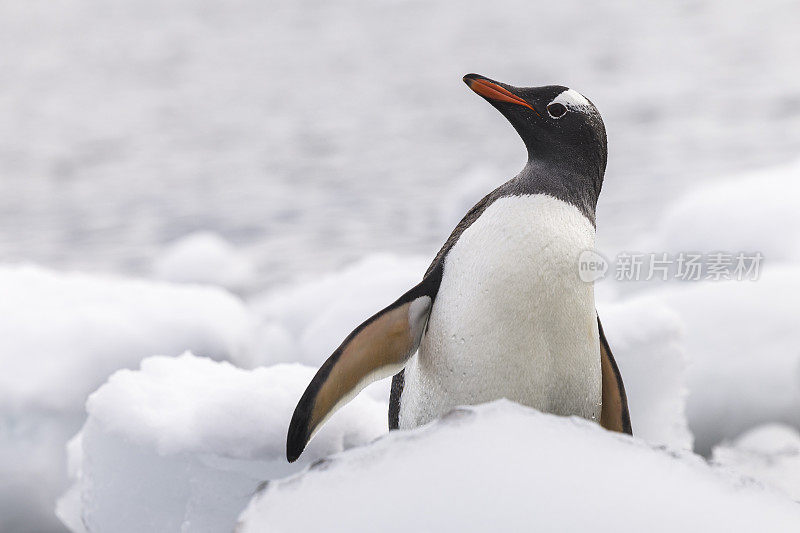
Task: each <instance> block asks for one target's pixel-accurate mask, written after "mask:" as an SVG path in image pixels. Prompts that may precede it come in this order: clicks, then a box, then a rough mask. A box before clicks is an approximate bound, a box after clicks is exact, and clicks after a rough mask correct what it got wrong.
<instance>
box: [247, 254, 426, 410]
mask: <svg viewBox="0 0 800 533" xmlns="http://www.w3.org/2000/svg"><path fill="white" fill-rule="evenodd" d="M429 262H430V261H429V260H427V259H425V258H422V257H414V256H412V257H399V256H393V255H388V254H375V255H371V256H367V257H365V258H364V259H362V260H360V261H358V262H356V263H354V264H352V265H350V266H348V267H346V268H344V269H342V270H340V271H338V272H334V273H330V274H325V275H322V276H320V277H317V278H315V279H312V280H305V281H299V282H297V283H295V284H294V285H289V286H286V287H282V288H280V289H277V290H273V291H269V292H267V293H264V294H261V295H258V296H255V297H254V298H252V299H251V300H250V304H251V307H252V308H253V310H254V311H255V313H256V314H257V315H258V316H259V317H261V320H262V327H261V328H260V333H259V335H260V337H259V340H258V346H259V349H258V350H257V351H256V352H254V353H255V357H254V358H253V360H252V361H250V362H249V363H248V366H249V367H255V366H258V365H269V364H275V363H281V362H290V361H291V362H294V361H297V362H301V363H304V364H307V365H311V366H314V367H319V366H321V365H322V363H323V362H325V359H327V358H328V356H330V354H331V353H333V351H334V350H335V349H336V348H337V347H338V346H339V344H341V342H342V341H343V340H344V339H345V337H347V335H349V334H350V332H351V331H352V330H353V329H355V328H356V326H358V325H359V324H360V323H361V322H363V321H364V320H366V319H367V318H369V317H370V316H372V315H374V314H375V313H377V312H378V311H379V310H381V309H383V308H384V307H386V306H387V305H389V304H390V303H392V302H393V301H395V300H396V299H397V298H399V297H400V296H401V295H402V294H403V293H405V292H406V291H407V290H408V289H410V288H411V287H413V286H414V285H416V284H417V283H419V282H420V281H421V280H422V276H423V275H424V274H425V270H426V269H427V268H428V263H429ZM389 383H390V380H384V381H381V382H378V383H375V384H373V385H371V386H370V387H368V388H367V394H372V395H374V396H375V397H376V398H383V399H388V393H389Z"/></svg>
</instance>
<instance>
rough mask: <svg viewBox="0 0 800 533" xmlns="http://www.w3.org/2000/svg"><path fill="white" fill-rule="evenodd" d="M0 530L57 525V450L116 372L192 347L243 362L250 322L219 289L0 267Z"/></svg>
mask: <svg viewBox="0 0 800 533" xmlns="http://www.w3.org/2000/svg"><path fill="white" fill-rule="evenodd" d="M0 294H2V295H3V297H2V298H0V365H1V366H2V368H3V372H2V373H0V477H2V478H3V479H4V480H5V481H4V482H3V483H2V484H0V530H2V531H26V530H31V531H47V530H50V529H53V528H55V527H56V519H55V516H53V511H52V509H53V503H54V502H55V499H56V497H57V496H58V495H59V494H60V493H61V492H62V491H63V489H64V488H65V487H66V482H67V480H66V469H65V464H64V444H65V443H66V442H67V440H68V439H69V438H70V437H71V436H72V435H73V434H74V433H75V432H76V431H77V430H78V429H79V428H80V426H81V424H82V423H83V418H84V402H85V400H86V397H87V396H88V395H89V393H91V392H92V391H93V390H95V389H96V388H97V387H98V386H99V385H100V384H102V383H103V382H104V381H105V380H106V378H107V377H108V375H109V374H111V373H112V372H114V371H115V370H117V369H119V368H124V367H135V366H136V365H137V364H138V362H139V360H141V359H142V358H144V357H146V356H149V355H152V354H153V353H164V354H172V355H177V354H179V353H181V352H183V351H184V350H186V349H192V350H194V351H196V352H197V353H199V354H203V355H207V356H209V357H213V358H217V359H222V358H232V359H237V358H246V354H247V353H248V350H249V349H250V343H251V342H252V340H251V333H252V330H251V328H252V325H253V324H252V321H251V316H250V314H249V312H248V310H247V308H246V307H245V306H244V304H243V303H242V301H241V300H239V299H238V298H237V297H235V296H233V295H231V294H229V293H227V292H225V291H223V290H220V289H217V288H200V287H180V286H172V285H167V284H163V283H153V282H145V281H138V280H132V279H126V278H118V277H112V276H103V275H88V274H77V273H57V272H54V271H50V270H46V269H43V268H39V267H35V266H30V265H0Z"/></svg>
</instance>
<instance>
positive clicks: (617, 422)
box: [597, 316, 633, 435]
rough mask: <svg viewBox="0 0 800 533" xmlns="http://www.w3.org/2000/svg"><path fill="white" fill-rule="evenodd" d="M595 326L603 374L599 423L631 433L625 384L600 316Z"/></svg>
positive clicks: (610, 428) (611, 429)
mask: <svg viewBox="0 0 800 533" xmlns="http://www.w3.org/2000/svg"><path fill="white" fill-rule="evenodd" d="M597 328H598V330H599V331H600V366H601V369H602V374H603V380H602V381H603V396H602V401H603V407H602V409H601V411H600V425H601V426H603V427H604V428H606V429H608V430H610V431H618V432H619V433H627V434H628V435H633V430H632V429H631V415H630V413H629V412H628V397H627V396H626V395H625V385H624V384H623V383H622V375H621V374H620V373H619V368H618V367H617V362H616V361H614V355H613V354H612V353H611V348H610V347H609V346H608V340H607V339H606V335H605V333H603V325H602V324H601V323H600V317H599V316H598V317H597Z"/></svg>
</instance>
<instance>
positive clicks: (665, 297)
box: [648, 265, 800, 454]
mask: <svg viewBox="0 0 800 533" xmlns="http://www.w3.org/2000/svg"><path fill="white" fill-rule="evenodd" d="M648 294H649V295H652V297H654V298H658V299H660V300H661V301H663V302H665V303H666V304H667V305H668V306H669V307H671V308H672V309H673V310H674V311H675V312H676V313H677V314H678V315H679V316H680V317H681V318H682V320H683V322H684V324H685V342H686V353H687V356H688V358H689V362H690V364H689V367H688V378H687V383H688V386H689V397H688V404H687V415H688V417H689V427H690V428H691V430H692V432H693V433H694V436H695V446H696V450H697V451H699V452H700V453H703V454H708V453H710V451H711V448H712V447H713V445H715V444H717V443H719V442H720V441H722V440H724V439H733V438H735V437H736V436H737V435H739V434H741V433H742V432H743V431H745V430H747V429H749V428H751V427H753V426H756V425H759V424H762V423H764V422H782V423H786V424H790V425H792V426H794V427H800V329H798V328H797V317H798V316H800V300H798V299H797V295H798V294H800V269H798V268H794V267H790V266H779V265H772V266H771V267H768V268H766V269H765V270H764V272H763V274H762V276H761V278H760V279H759V280H758V281H755V282H737V281H729V282H714V283H698V284H694V283H685V284H680V286H673V287H671V288H669V289H664V290H658V291H653V292H650V293H648Z"/></svg>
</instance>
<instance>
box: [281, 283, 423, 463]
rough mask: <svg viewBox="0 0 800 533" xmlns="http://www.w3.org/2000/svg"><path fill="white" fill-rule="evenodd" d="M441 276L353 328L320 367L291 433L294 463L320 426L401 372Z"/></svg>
mask: <svg viewBox="0 0 800 533" xmlns="http://www.w3.org/2000/svg"><path fill="white" fill-rule="evenodd" d="M438 282H439V280H436V279H431V276H427V277H426V278H425V279H424V280H423V281H422V283H420V284H419V285H417V286H416V287H414V288H413V289H411V290H410V291H408V292H407V293H405V294H404V295H403V296H401V297H400V298H398V299H397V301H395V302H394V303H393V304H391V305H390V306H388V307H386V308H385V309H383V310H382V311H379V312H378V313H376V314H375V315H373V316H372V317H370V318H369V319H367V320H366V321H365V322H364V323H363V324H361V325H360V326H358V327H357V328H356V329H355V330H353V332H352V333H350V335H348V336H347V338H346V339H345V340H344V342H342V344H341V346H339V347H338V348H337V349H336V351H335V352H333V354H332V355H331V356H330V357H329V358H328V360H327V361H325V363H324V364H323V365H322V367H320V369H319V370H318V371H317V373H316V375H315V376H314V379H312V380H311V383H310V384H309V385H308V388H306V391H305V392H304V393H303V396H302V397H301V398H300V401H299V402H298V404H297V407H296V408H295V411H294V415H293V416H292V421H291V423H290V424H289V432H288V434H287V437H286V458H287V459H288V460H289V462H294V461H295V460H297V458H298V457H300V454H301V453H303V450H304V449H305V447H306V444H308V441H309V440H311V437H313V435H314V433H315V432H316V430H317V429H318V428H319V427H321V426H322V424H324V423H325V421H326V420H327V419H328V418H329V417H330V416H331V415H332V414H333V413H334V412H336V410H337V409H339V408H340V407H342V406H343V405H345V404H346V403H347V402H349V401H350V400H351V399H353V398H354V397H355V396H356V395H357V394H358V393H359V392H361V390H362V389H364V387H366V386H367V385H369V384H370V383H372V382H374V381H377V380H379V379H383V378H386V377H389V376H391V375H393V374H396V373H397V372H398V371H400V370H401V369H402V368H403V366H405V364H406V361H408V359H409V357H411V356H412V355H413V354H414V352H416V350H417V347H419V343H420V341H421V340H422V334H423V332H424V331H425V326H426V325H427V322H428V316H429V315H430V311H431V307H432V305H433V298H434V297H435V296H436V290H437V289H438V285H439V283H438Z"/></svg>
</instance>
